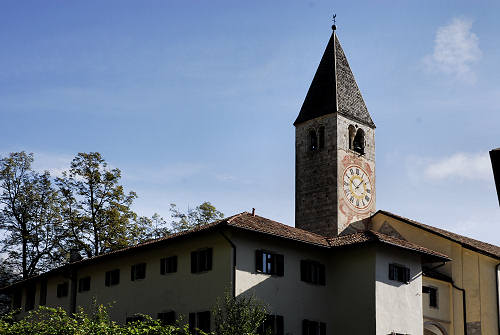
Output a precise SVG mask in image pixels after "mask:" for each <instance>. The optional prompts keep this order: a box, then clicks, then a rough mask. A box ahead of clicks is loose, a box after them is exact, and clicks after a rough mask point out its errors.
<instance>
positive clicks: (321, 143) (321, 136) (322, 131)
mask: <svg viewBox="0 0 500 335" xmlns="http://www.w3.org/2000/svg"><path fill="white" fill-rule="evenodd" d="M318 135H319V136H318V137H319V141H318V142H319V143H318V145H319V149H323V148H324V147H325V127H323V126H321V127H319V131H318Z"/></svg>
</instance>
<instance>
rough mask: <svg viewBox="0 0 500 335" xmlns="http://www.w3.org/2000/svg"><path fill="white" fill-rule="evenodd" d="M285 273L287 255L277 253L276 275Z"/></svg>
mask: <svg viewBox="0 0 500 335" xmlns="http://www.w3.org/2000/svg"><path fill="white" fill-rule="evenodd" d="M284 274H285V257H284V256H283V255H276V275H278V276H283V275H284Z"/></svg>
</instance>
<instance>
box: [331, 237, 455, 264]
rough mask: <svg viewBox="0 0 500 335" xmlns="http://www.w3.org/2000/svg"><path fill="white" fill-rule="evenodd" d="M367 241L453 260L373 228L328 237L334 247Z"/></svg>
mask: <svg viewBox="0 0 500 335" xmlns="http://www.w3.org/2000/svg"><path fill="white" fill-rule="evenodd" d="M367 242H379V243H382V244H388V245H392V246H395V247H398V248H402V249H407V250H411V251H415V252H417V253H420V254H423V255H424V256H430V257H432V258H436V259H438V260H440V261H450V260H451V259H450V258H449V257H448V256H446V255H445V254H442V253H440V252H437V251H434V250H430V249H427V248H425V247H422V246H420V245H418V244H415V243H412V242H408V241H405V240H400V239H398V238H395V237H391V236H388V235H385V234H382V233H380V232H376V231H373V230H366V231H363V232H359V233H354V234H349V235H344V236H339V237H332V238H328V243H329V244H330V246H331V247H332V248H338V247H345V246H352V245H357V244H362V243H367Z"/></svg>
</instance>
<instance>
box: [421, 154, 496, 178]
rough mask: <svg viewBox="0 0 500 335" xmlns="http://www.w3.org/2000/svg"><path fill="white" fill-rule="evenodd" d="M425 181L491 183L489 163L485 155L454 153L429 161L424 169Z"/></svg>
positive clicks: (491, 176)
mask: <svg viewBox="0 0 500 335" xmlns="http://www.w3.org/2000/svg"><path fill="white" fill-rule="evenodd" d="M424 176H425V177H426V178H427V179H432V180H443V179H448V178H455V179H462V180H485V181H491V180H492V178H493V175H492V172H491V163H490V159H489V156H488V154H487V153H474V154H471V153H456V154H453V155H451V156H448V157H445V158H443V159H440V160H436V161H431V162H429V163H428V165H427V166H426V167H425V169H424Z"/></svg>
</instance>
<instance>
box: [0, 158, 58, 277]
mask: <svg viewBox="0 0 500 335" xmlns="http://www.w3.org/2000/svg"><path fill="white" fill-rule="evenodd" d="M32 163H33V154H26V153H25V152H24V151H22V152H14V153H11V154H10V155H9V157H5V158H2V159H0V191H1V192H2V193H1V194H0V206H1V207H0V229H1V230H3V231H4V233H5V234H4V235H3V236H4V238H3V240H2V250H1V252H3V253H5V254H7V255H8V260H9V262H10V265H12V266H14V267H16V268H17V269H18V270H19V271H20V272H21V273H22V277H23V279H25V278H28V277H30V276H33V275H34V274H36V273H37V272H38V271H39V270H40V269H44V270H46V269H47V267H48V266H50V265H53V264H57V263H58V262H60V261H61V258H62V255H61V253H60V252H59V251H60V248H59V247H60V243H61V238H62V236H63V234H62V225H61V218H60V215H59V212H60V211H59V206H58V203H59V202H58V194H57V191H56V189H54V188H53V187H52V183H51V179H50V174H49V173H48V172H45V173H43V174H38V173H36V172H35V171H33V169H32V167H31V165H32Z"/></svg>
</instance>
